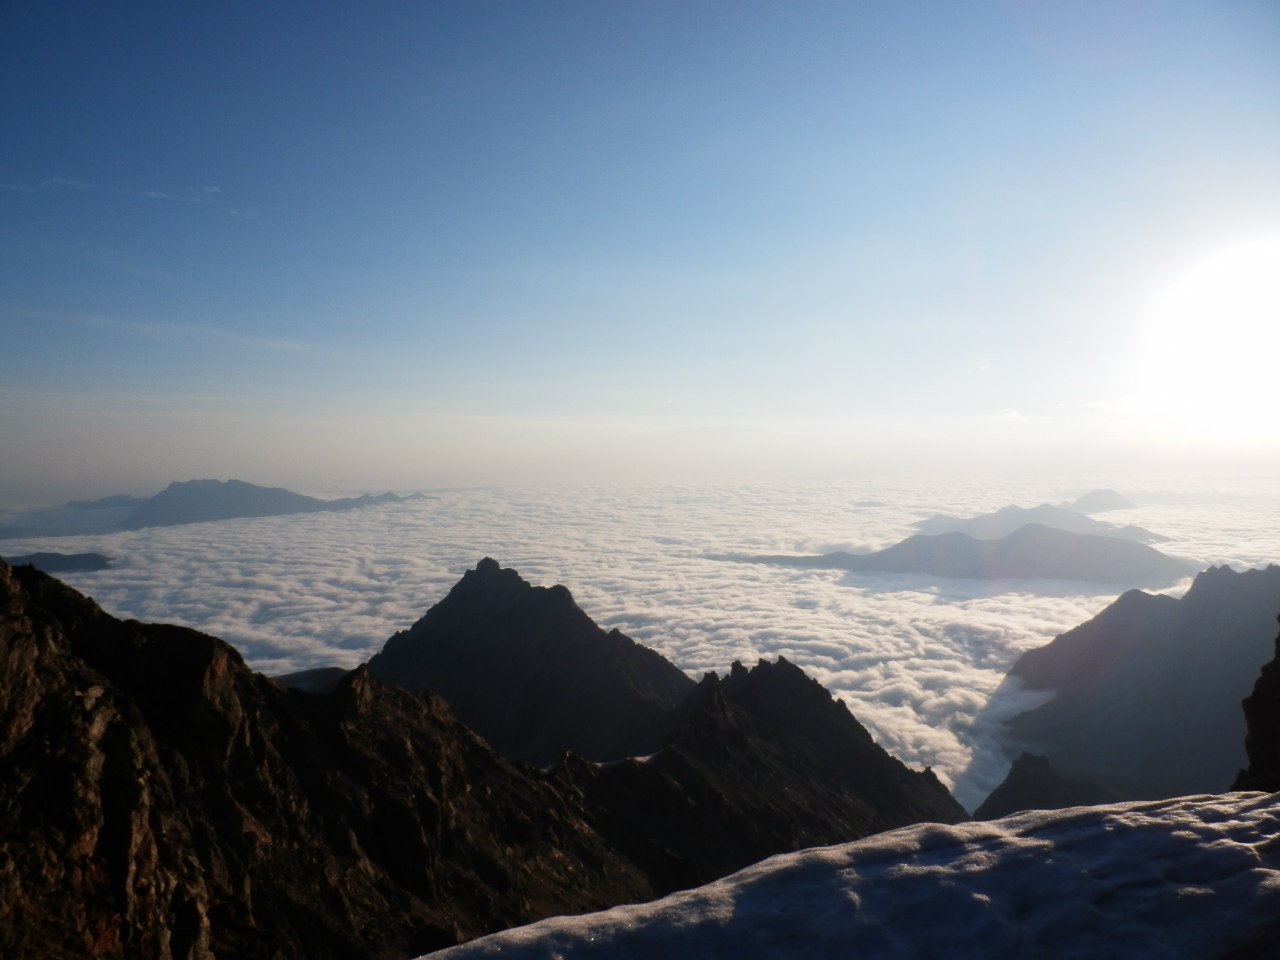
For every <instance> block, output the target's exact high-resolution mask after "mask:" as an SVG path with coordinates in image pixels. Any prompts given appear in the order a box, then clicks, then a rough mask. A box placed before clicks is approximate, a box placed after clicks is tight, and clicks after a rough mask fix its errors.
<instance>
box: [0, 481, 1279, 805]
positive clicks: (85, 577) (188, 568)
mask: <svg viewBox="0 0 1280 960" xmlns="http://www.w3.org/2000/svg"><path fill="white" fill-rule="evenodd" d="M1115 485H1117V486H1120V484H1119V483H1117V484H1115ZM1086 488H1087V485H1085V484H1076V485H1073V484H1067V485H1064V484H1061V483H1057V484H1054V485H1052V486H1047V485H1046V486H1039V485H1027V484H1024V485H1017V484H1013V483H1005V484H999V485H990V484H988V485H978V484H972V485H958V484H942V483H935V484H891V483H886V482H877V483H870V482H867V483H852V482H849V483H818V482H814V483H808V484H798V485H797V484H788V485H782V484H778V485H770V486H754V487H745V486H742V487H714V486H707V487H600V488H583V489H573V490H566V489H564V488H546V489H532V490H511V489H475V490H456V491H434V492H435V493H437V494H438V499H432V500H423V501H416V502H411V503H395V504H387V505H383V506H373V507H368V508H364V509H360V510H355V511H351V512H347V513H339V514H331V513H326V514H317V515H305V516H292V517H273V518H262V519H252V520H228V521H221V522H216V523H201V524H193V525H190V526H184V527H168V528H156V529H148V530H141V531H132V532H120V533H113V534H103V535H94V536H80V537H63V538H42V539H24V540H9V541H4V542H3V544H2V545H0V546H3V550H4V553H6V554H9V553H28V552H34V551H36V550H57V551H62V552H73V551H76V552H78V551H95V552H99V553H103V554H105V555H107V556H110V557H112V558H113V560H114V566H113V567H112V568H111V569H109V570H103V571H95V572H80V573H74V574H66V575H64V579H66V580H67V582H69V583H71V584H72V585H73V586H75V587H77V588H78V589H80V590H82V591H83V592H85V593H88V594H89V595H91V596H93V597H94V599H96V600H97V601H98V602H99V603H101V604H102V605H103V606H104V607H105V608H106V609H107V610H109V611H110V612H112V613H115V614H117V615H119V616H125V617H134V618H138V619H141V620H144V621H168V622H177V623H183V624H188V625H191V626H195V627H197V628H199V629H201V630H204V631H206V632H209V633H212V634H214V635H217V636H220V637H223V638H224V639H227V640H229V641H230V642H232V643H234V644H235V645H237V646H238V647H239V648H240V649H241V651H242V652H243V653H244V655H245V657H246V659H247V660H248V661H249V662H250V664H251V665H252V666H254V667H255V668H256V669H259V670H262V671H264V672H267V673H273V674H274V673H285V672H289V671H293V670H302V669H307V668H310V667H316V666H323V665H329V664H337V665H341V666H348V667H349V666H354V665H356V664H357V663H360V662H362V661H365V660H367V659H368V658H369V657H370V656H372V655H373V654H374V653H376V652H377V651H378V649H380V647H381V646H382V644H383V642H384V641H385V640H386V639H387V638H388V637H389V636H390V635H391V634H392V633H394V632H395V631H397V630H400V629H403V628H405V627H407V626H409V625H410V624H411V623H413V622H414V621H415V620H417V619H418V618H419V617H420V616H421V615H422V614H423V613H424V612H425V611H426V609H427V608H428V607H430V606H431V605H432V604H433V603H435V602H436V601H437V600H439V599H440V598H441V597H443V596H444V594H445V593H446V592H447V591H448V589H449V588H450V587H451V586H452V585H453V583H454V582H455V581H456V580H457V579H458V577H459V576H460V575H461V574H462V572H463V571H464V570H466V569H468V568H470V567H473V566H474V565H475V563H476V561H477V560H479V559H480V558H481V557H483V556H492V557H494V558H496V559H498V560H499V561H500V562H501V563H502V565H503V566H506V567H514V568H515V569H517V570H518V571H520V573H521V574H522V575H523V576H524V577H525V578H526V579H528V580H529V581H530V582H532V583H535V584H553V583H563V584H564V585H566V586H567V587H569V589H570V590H571V591H572V593H573V595H574V597H575V599H576V600H577V602H578V604H579V605H580V606H581V607H582V608H583V609H584V610H585V611H586V612H587V614H589V615H590V616H591V617H592V618H593V619H595V620H596V621H597V622H599V623H600V624H601V625H602V626H605V627H617V628H619V629H621V630H622V631H623V632H625V633H627V634H628V635H630V636H631V637H633V638H634V639H636V640H637V641H640V642H642V643H645V644H647V645H649V646H652V647H654V648H655V649H657V650H658V651H659V652H661V653H662V654H664V655H665V656H667V657H668V658H670V659H671V660H672V661H674V662H675V663H676V664H677V665H678V666H680V667H681V668H682V669H684V670H685V671H686V672H688V673H690V674H691V675H693V676H695V677H696V676H698V675H700V674H701V673H702V672H703V671H706V670H717V671H723V670H724V669H725V668H726V667H727V666H728V665H729V664H730V663H731V662H732V661H734V660H742V661H744V662H748V663H751V662H754V660H755V659H756V658H758V657H761V656H764V657H770V658H772V657H776V656H777V655H780V654H781V655H785V656H786V657H787V658H788V659H790V660H792V661H794V662H795V663H797V664H798V665H800V666H801V667H803V668H804V669H805V670H806V671H807V672H809V673H810V674H811V675H813V676H814V677H816V678H817V679H818V680H820V681H821V682H822V683H823V684H825V685H826V686H827V687H828V688H830V689H831V690H832V691H833V692H834V693H836V694H837V695H839V696H841V697H843V698H844V699H845V700H846V701H847V702H848V703H849V705H850V707H851V708H852V710H853V712H854V713H855V714H856V715H857V717H858V718H859V719H860V720H862V721H863V723H865V724H866V725H867V726H868V728H869V729H871V731H872V732H873V733H874V735H875V736H876V738H877V739H878V740H879V742H880V743H881V744H882V745H883V746H885V748H886V749H888V750H889V751H890V752H892V753H894V754H896V755H897V756H899V757H901V758H902V759H903V760H904V761H906V762H907V763H909V764H911V765H913V766H924V765H930V766H932V767H933V768H934V769H935V770H936V771H937V772H938V774H939V775H940V776H941V777H942V778H943V780H944V781H945V782H947V783H948V784H949V785H953V786H956V787H957V792H958V796H959V799H960V800H961V802H962V803H964V804H965V805H966V806H969V807H972V806H973V805H974V804H976V803H977V802H978V801H980V800H981V799H982V797H983V796H985V794H986V793H987V792H988V791H989V790H990V789H991V788H992V787H993V786H994V785H995V784H996V783H997V782H998V781H999V780H1000V778H1001V777H1002V776H1003V774H1004V771H1005V766H1006V764H1005V762H1004V761H1003V760H1001V759H1000V758H999V757H998V756H997V755H996V754H995V753H994V752H993V751H992V750H991V749H990V747H991V741H990V736H989V733H988V732H987V731H988V729H989V727H988V725H989V724H990V723H991V722H992V721H993V720H996V719H998V718H999V717H1001V716H1006V715H1008V713H1010V712H1013V711H1014V710H1016V709H1018V708H1021V707H1025V705H1026V703H1027V702H1028V701H1027V699H1023V700H1022V701H1021V702H1019V700H1018V697H1017V695H1016V694H1010V695H1009V696H1007V697H1005V698H1003V699H1002V700H1001V702H999V703H995V704H992V703H990V702H989V701H990V698H991V695H992V694H993V693H994V692H995V691H996V690H997V688H998V687H1000V684H1001V680H1002V679H1003V677H1004V674H1005V671H1006V670H1007V669H1008V667H1009V666H1010V665H1011V664H1012V662H1013V661H1014V660H1015V659H1016V658H1017V656H1018V655H1019V654H1021V653H1022V652H1024V651H1026V650H1028V649H1031V648H1033V647H1036V646H1040V645H1042V644H1044V643H1046V642H1047V641H1048V640H1050V639H1051V638H1052V637H1054V636H1055V635H1056V634H1058V633H1061V632H1063V631H1065V630H1067V629H1069V628H1071V627H1073V626H1076V625H1077V624H1079V623H1081V622H1083V621H1085V620H1087V619H1088V618H1090V617H1091V616H1093V615H1094V614H1096V613H1097V612H1099V611H1100V610H1101V609H1102V608H1103V607H1105V606H1106V605H1107V604H1108V603H1110V602H1111V601H1112V600H1113V599H1114V597H1115V593H1114V591H1110V590H1108V589H1107V588H1105V587H1099V586H1094V585H1087V584H1079V583H1067V582H1056V581H1039V582H1033V581H997V582H978V581H967V580H951V581H946V580H934V581H930V580H928V579H926V578H922V577H909V576H888V575H885V576H869V575H861V574H849V573H843V572H841V571H835V570H802V569H789V568H782V567H770V566H762V565H755V564H738V563H726V562H723V561H719V560H716V559H714V557H715V556H716V555H717V554H724V553H734V552H740V553H766V552H772V553H816V552H823V551H829V550H833V549H845V550H868V549H877V548H881V547H884V546H887V545H889V544H891V543H894V542H896V541H897V540H899V539H901V538H903V537H905V536H908V535H910V534H911V533H912V532H913V528H912V524H913V523H914V522H915V521H918V520H920V519H921V518H922V517H925V516H927V515H929V514H932V513H938V512H946V513H954V514H960V515H969V514H973V513H978V512H982V511H988V510H994V509H998V508H999V507H1001V506H1004V505H1005V504H1008V503H1019V504H1023V505H1028V506H1029V505H1031V504H1034V503H1037V502H1042V501H1045V500H1058V499H1062V498H1063V497H1067V496H1074V495H1075V494H1077V493H1079V492H1082V491H1083V489H1086ZM1123 490H1124V492H1125V493H1126V495H1128V496H1130V497H1131V498H1132V499H1133V500H1135V502H1137V503H1138V504H1139V506H1138V507H1137V508H1136V509H1134V510H1129V511H1120V512H1117V513H1113V514H1108V515H1107V519H1108V520H1115V521H1117V522H1123V523H1136V524H1140V525H1141V526H1144V527H1147V528H1148V529H1151V530H1154V531H1156V532H1158V533H1161V534H1164V535H1166V536H1168V537H1170V538H1171V540H1170V542H1169V543H1167V544H1163V545H1162V549H1163V550H1164V551H1166V552H1168V553H1170V554H1173V555H1175V556H1183V557H1190V558H1193V559H1196V560H1198V561H1201V562H1202V563H1203V564H1205V565H1208V564H1210V563H1213V564H1221V563H1230V564H1232V565H1233V566H1235V567H1236V568H1237V569H1240V568H1243V567H1248V566H1258V565H1261V564H1265V563H1267V562H1272V561H1276V560H1280V509H1277V506H1280V505H1278V504H1277V498H1276V497H1275V495H1274V493H1271V492H1269V491H1267V490H1266V489H1265V488H1262V487H1253V486H1249V485H1246V484H1243V483H1240V484H1236V485H1233V486H1231V487H1223V486H1220V485H1216V486H1210V485H1207V484H1206V485H1202V486H1201V487H1199V488H1196V487H1183V488H1180V489H1178V490H1172V489H1169V488H1160V487H1156V486H1152V485H1142V484H1139V483H1133V484H1131V485H1128V486H1124V487H1123ZM104 492H105V491H104ZM1245 692H1247V691H1243V692H1242V695H1243V693H1245ZM1032 696H1034V697H1039V698H1042V697H1043V694H1034V695H1031V694H1027V695H1025V697H1026V698H1030V697H1032ZM1036 702H1038V701H1036ZM971 764H972V765H973V768H972V769H970V766H971Z"/></svg>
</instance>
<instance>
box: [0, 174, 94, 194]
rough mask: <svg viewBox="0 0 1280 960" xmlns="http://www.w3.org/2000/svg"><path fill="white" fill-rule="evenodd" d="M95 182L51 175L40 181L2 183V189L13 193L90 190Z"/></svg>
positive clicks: (0, 184)
mask: <svg viewBox="0 0 1280 960" xmlns="http://www.w3.org/2000/svg"><path fill="white" fill-rule="evenodd" d="M92 187H93V184H91V183H89V182H88V181H87V180H70V179H67V178H64V177H51V178H49V179H48V180H41V181H40V182H39V183H0V190H9V191H11V192H13V193H39V192H40V191H41V190H58V189H65V190H89V189H90V188H92Z"/></svg>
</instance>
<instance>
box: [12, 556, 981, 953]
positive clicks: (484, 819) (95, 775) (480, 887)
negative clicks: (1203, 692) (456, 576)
mask: <svg viewBox="0 0 1280 960" xmlns="http://www.w3.org/2000/svg"><path fill="white" fill-rule="evenodd" d="M495 566H496V565H495ZM478 572H479V574H480V578H481V582H483V580H484V579H485V578H486V577H487V576H488V575H489V574H491V573H492V572H493V571H491V570H489V569H488V568H487V566H486V569H485V570H483V571H478ZM502 572H503V573H505V572H506V571H502ZM508 582H509V581H508ZM475 585H476V580H475V578H473V580H472V582H471V583H470V584H468V589H471V588H472V587H474V586H475ZM517 586H518V585H517ZM528 589H529V590H532V589H533V588H528ZM503 669H504V665H503V664H502V663H501V662H494V663H493V664H492V670H493V672H494V673H495V674H497V673H501V672H502V671H503ZM676 714H677V724H676V725H677V728H678V729H677V731H676V733H675V734H674V735H673V738H672V739H671V740H670V742H669V744H668V746H666V747H665V748H664V749H661V750H659V751H658V752H657V753H655V754H654V755H653V756H652V757H650V758H649V760H648V761H647V762H640V761H635V760H627V761H622V762H620V763H614V764H607V765H596V764H591V763H588V762H587V761H585V760H581V759H579V758H577V757H575V756H573V755H569V756H566V757H565V758H564V760H563V762H562V764H561V765H560V766H559V767H558V768H557V769H556V770H555V771H553V772H552V773H549V774H544V773H539V772H538V771H536V770H533V769H531V768H528V767H522V766H520V765H518V764H513V763H511V762H509V761H507V760H505V759H503V758H501V757H500V756H498V755H497V754H495V753H494V752H493V751H492V750H491V748H490V747H489V746H488V744H486V743H485V742H484V741H483V740H482V739H480V738H479V737H478V736H476V735H475V734H474V733H472V732H471V731H470V730H469V729H468V728H466V727H464V726H463V725H462V724H461V723H460V722H459V721H458V720H457V719H456V718H455V716H454V714H453V713H452V711H451V710H450V709H449V708H448V706H447V705H446V704H445V703H444V701H443V700H442V699H440V698H439V697H436V696H434V695H432V694H419V693H411V692H409V691H406V690H402V689H398V688H396V687H392V686H386V685H384V684H382V683H381V682H380V681H379V680H378V679H377V678H376V677H374V676H373V675H372V674H371V673H370V672H369V671H368V670H367V669H366V668H364V667H361V668H358V669H356V670H354V671H350V672H347V673H345V674H343V675H342V677H341V678H340V679H338V681H337V683H336V685H334V686H333V689H332V690H331V692H327V693H306V692H303V691H300V690H292V689H288V688H286V687H285V686H283V685H281V684H279V683H276V682H274V681H272V680H269V679H267V678H266V677H262V676H260V675H257V674H254V673H251V672H250V671H249V670H248V669H247V668H246V667H245V665H244V663H243V661H242V660H241V659H240V657H239V655H238V654H237V653H236V652H235V651H234V650H233V649H232V648H231V647H229V646H227V645H226V644H224V643H222V642H221V641H219V640H216V639H214V638H212V637H208V636H205V635H203V634H200V633H197V632H195V631H192V630H188V629H185V628H179V627H172V626H164V625H154V624H152V625H149V624H141V623H137V622H134V621H130V622H121V621H119V620H116V619H114V618H113V617H110V616H109V615H107V614H105V613H104V612H103V611H102V610H100V609H99V608H98V607H97V606H95V605H94V604H93V602H92V601H91V600H88V599H87V598H85V597H83V596H82V595H80V594H78V593H76V592H75V591H73V590H71V589H70V588H68V587H66V586H64V585H63V584H61V583H59V582H58V581H56V580H53V579H52V578H50V577H48V576H46V575H44V574H42V573H40V572H39V571H36V570H34V569H32V568H30V567H22V568H10V567H8V566H7V565H3V564H0V837H3V845H4V846H3V849H4V853H5V860H4V869H3V870H0V904H2V905H3V909H0V955H3V956H4V957H6V958H12V960H26V958H42V960H45V958H47V960H62V958H72V957H75V958H80V957H85V956H92V957H95V958H106V960H115V958H124V957H136V956H145V957H156V958H162V960H167V958H178V957H182V958H195V957H207V956H213V955H217V956H247V957H258V956H262V957H268V956H269V957H278V958H285V960H287V958H294V957H320V958H329V957H333V958H339V957H353V956H359V957H406V956H412V955H415V954H417V953H421V952H424V951H426V950H429V949H433V948H436V947H439V946H444V945H447V944H449V943H452V942H456V941H459V940H463V939H467V938H470V937H472V936H475V935H477V934H480V933H483V932H487V931H492V930H497V929H501V928H503V927H507V926H511V925H514V924H518V923H525V922H529V921H532V920H535V919H538V918H540V917H544V916H549V915H553V914H565V913H575V912H581V911H585V910H591V909H597V908H600V907H604V906H609V905H613V904H617V903H624V902H636V901H640V900H645V899H649V898H652V897H654V896H657V895H660V894H664V893H667V892H670V891H671V890H673V889H675V887H676V886H678V885H680V884H683V883H685V882H703V881H705V880H710V879H714V878H715V877H717V876H719V875H720V874H721V873H723V872H726V871H729V870H733V869H736V868H738V867H742V866H746V865H748V864H749V863H751V862H753V861H754V860H755V859H757V858H758V857H759V856H763V855H767V854H769V853H778V852H783V851H785V850H791V849H794V848H795V847H796V845H798V844H810V843H823V844H827V843H834V842H837V841H839V840H844V839H852V838H855V837H861V836H866V835H868V834H869V833H872V832H874V831H876V830H879V829H882V828H883V827H885V826H897V825H905V824H908V823H912V822H917V821H920V820H934V819H939V820H947V821H954V820H958V819H961V818H963V815H964V814H963V811H962V810H960V808H959V807H958V806H957V805H955V803H954V801H953V800H952V799H951V798H950V795H949V794H948V793H947V791H946V790H945V789H944V788H943V787H942V785H941V784H940V783H938V782H937V780H936V779H935V778H934V777H933V776H932V774H931V773H929V772H927V771H926V772H924V773H914V772H912V771H910V770H908V769H906V768H905V767H904V766H902V764H900V763H898V762H897V761H896V760H893V759H892V758H891V757H889V756H888V755H887V754H885V753H884V751H882V750H880V748H878V747H876V746H875V744H874V743H873V742H872V741H871V738H870V736H869V735H868V734H867V733H866V731H865V730H864V729H863V728H862V727H861V726H860V725H859V724H858V723H857V721H856V720H854V719H853V717H852V716H851V715H850V714H849V712H848V710H847V709H846V708H845V707H844V706H843V705H842V704H840V703H838V702H835V701H833V700H832V698H831V697H830V695H829V694H827V693H826V691H825V690H823V689H822V688H821V687H820V686H819V685H818V684H816V683H815V682H814V681H812V680H810V679H808V678H806V677H805V676H804V675H803V674H802V673H801V672H800V671H799V670H798V669H796V668H795V667H793V666H791V665H790V664H787V663H786V662H785V661H779V663H777V664H774V665H770V664H761V665H759V666H757V667H756V668H754V669H753V670H750V671H747V670H745V669H743V668H741V667H735V668H734V670H733V672H732V673H731V674H730V675H729V677H727V678H725V679H724V680H723V681H722V680H719V679H717V678H715V677H714V675H712V676H710V677H708V678H706V679H704V680H703V682H702V684H700V685H696V686H695V687H694V689H693V691H692V693H691V694H690V695H689V697H687V698H686V701H685V703H684V704H683V705H682V706H681V708H679V709H677V711H676Z"/></svg>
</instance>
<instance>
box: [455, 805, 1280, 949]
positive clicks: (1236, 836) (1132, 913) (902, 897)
mask: <svg viewBox="0 0 1280 960" xmlns="http://www.w3.org/2000/svg"><path fill="white" fill-rule="evenodd" d="M1237 950H1244V951H1246V952H1245V953H1244V954H1243V955H1245V956H1259V957H1260V956H1270V955H1273V954H1272V952H1271V951H1280V794H1276V795H1272V796H1267V795H1265V794H1259V793H1231V794H1224V795H1221V796H1216V795H1215V796H1197V797H1183V798H1180V799H1176V800H1163V801H1158V802H1140V803H1126V804H1115V805H1109V806H1098V807H1076V808H1072V809H1069V810H1057V811H1047V812H1033V813H1024V814H1017V815H1015V816H1011V817H1007V818H1005V819H1003V820H998V821H994V822H984V823H965V824H959V825H956V826H942V825H938V824H920V825H917V826H913V827H906V828H903V829H900V830H894V831H891V832H889V833H884V834H880V835H878V836H875V837H869V838H867V839H866V840H861V841H858V842H856V843H849V844H843V845H840V846H834V847H824V848H816V849H812V850H804V851H801V852H799V853H792V854H783V855H781V856H777V857H772V858H770V859H768V860H765V861H763V862H761V863H759V864H756V865H755V866H753V867H748V868H747V869H745V870H742V871H740V872H738V873H736V874H733V875H732V876H729V877H726V878H725V879H723V880H720V881H717V882H716V883H712V884H709V885H707V886H705V887H701V888H699V889H696V890H689V891H684V892H681V893H677V894H673V895H672V896H669V897H666V898H664V899H662V900H658V901H655V902H653V903H648V904H639V905H633V906H622V907H615V908H613V909H612V910H606V911H603V912H600V913H595V914H588V915H585V916H580V917H559V918H553V919H549V920H544V921H542V922H540V923H536V924H532V925H530V926H527V927H520V928H516V929H514V930H508V931H504V932H502V933H499V934H494V935H492V936H489V937H484V938H481V939H479V940H475V941H472V942H471V943H468V944H463V945H461V946H458V947H453V948H450V949H448V950H444V951H441V952H439V953H436V954H432V955H431V956H432V957H433V958H436V960H446V958H447V960H464V958H471V960H474V958H483V957H502V958H504V960H552V958H555V960H574V958H578V957H608V958H610V960H641V958H646V960H647V958H652V957H663V956H680V957H681V958H682V960H700V958H708V960H710V958H713V957H717V958H718V957H735V958H740V960H751V958H764V957H768V958H771V960H773V958H793V957H794V958H797V960H799V958H806V960H824V958H832V960H835V958H845V957H850V956H856V957H858V958H860V960H867V958H904V960H905V958H918V957H932V956H937V957H956V956H992V957H997V956H1006V957H1032V956H1052V957H1055V958H1071V957H1079V958H1098V957H1125V958H1144V957H1151V958H1153V960H1155V958H1159V960H1178V958H1186V960H1193V958H1194V960H1203V958H1208V957H1222V956H1226V955H1228V954H1231V953H1233V952H1234V951H1237Z"/></svg>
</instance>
